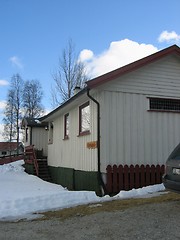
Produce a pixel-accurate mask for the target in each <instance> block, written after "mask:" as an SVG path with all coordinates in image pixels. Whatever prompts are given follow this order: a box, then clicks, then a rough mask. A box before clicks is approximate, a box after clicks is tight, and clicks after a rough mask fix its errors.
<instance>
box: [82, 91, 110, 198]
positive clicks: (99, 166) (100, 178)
mask: <svg viewBox="0 0 180 240" xmlns="http://www.w3.org/2000/svg"><path fill="white" fill-rule="evenodd" d="M89 92H90V89H89V88H87V96H88V97H89V98H90V99H91V100H92V101H93V102H95V103H96V105H97V157H98V181H99V184H100V186H101V187H102V188H103V191H104V194H106V193H107V190H106V186H105V184H104V181H103V179H102V174H101V149H100V103H99V102H98V101H97V100H96V99H95V98H93V97H92V96H91V95H90V93H89ZM102 195H103V194H102Z"/></svg>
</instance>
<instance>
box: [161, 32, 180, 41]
mask: <svg viewBox="0 0 180 240" xmlns="http://www.w3.org/2000/svg"><path fill="white" fill-rule="evenodd" d="M158 41H159V42H178V41H180V35H178V34H177V33H176V32H175V31H172V32H168V31H163V32H162V33H161V34H160V35H159V38H158Z"/></svg>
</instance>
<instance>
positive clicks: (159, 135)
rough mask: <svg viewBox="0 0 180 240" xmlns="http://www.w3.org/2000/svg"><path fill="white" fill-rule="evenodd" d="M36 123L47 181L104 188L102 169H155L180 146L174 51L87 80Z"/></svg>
mask: <svg viewBox="0 0 180 240" xmlns="http://www.w3.org/2000/svg"><path fill="white" fill-rule="evenodd" d="M42 120H43V121H45V122H48V123H49V131H48V139H49V142H48V165H49V168H50V171H51V174H52V178H53V180H54V181H55V182H57V183H60V184H62V185H63V186H67V187H68V188H69V189H76V190H82V189H88V190H96V191H97V192H98V190H99V186H102V187H103V188H104V189H105V185H106V183H107V178H106V172H107V166H108V165H111V166H113V165H114V164H116V165H117V166H119V165H122V166H125V165H128V166H130V165H134V166H135V165H137V164H138V165H139V166H141V165H142V164H143V165H147V164H148V165H149V166H154V165H155V166H156V165H157V164H158V165H159V166H160V167H161V166H162V165H163V164H165V161H166V159H167V158H168V155H169V154H170V153H171V151H172V150H173V149H174V148H175V146H176V145H177V144H178V143H179V142H180V48H179V47H178V46H176V45H173V46H171V47H169V48H166V49H164V50H161V51H159V52H157V53H155V54H152V55H150V56H148V57H145V58H143V59H141V60H138V61H136V62H133V63H131V64H128V65H126V66H124V67H121V68H119V69H117V70H114V71H112V72H109V73H107V74H105V75H102V76H100V77H97V78H95V79H93V80H90V81H88V82H87V87H86V88H85V89H83V90H81V91H80V92H78V93H77V94H76V95H74V96H73V97H72V98H71V99H69V100H68V101H67V102H65V103H64V104H62V105H61V106H59V107H58V108H57V109H55V110H53V111H52V112H50V113H49V114H47V115H46V116H45V117H43V118H42ZM157 174H158V173H157ZM146 175H148V173H146ZM129 176H130V178H131V175H129ZM146 177H147V176H146ZM140 178H142V177H140ZM151 178H152V179H153V177H151ZM138 179H139V175H138ZM152 179H151V180H152Z"/></svg>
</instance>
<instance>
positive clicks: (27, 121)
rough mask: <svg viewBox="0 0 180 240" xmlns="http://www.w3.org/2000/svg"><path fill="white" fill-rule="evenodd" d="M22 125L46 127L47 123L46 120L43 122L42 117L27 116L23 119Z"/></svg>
mask: <svg viewBox="0 0 180 240" xmlns="http://www.w3.org/2000/svg"><path fill="white" fill-rule="evenodd" d="M22 125H27V126H30V127H44V126H46V125H47V124H46V123H45V122H43V123H42V122H41V118H32V117H25V118H24V119H23V120H22Z"/></svg>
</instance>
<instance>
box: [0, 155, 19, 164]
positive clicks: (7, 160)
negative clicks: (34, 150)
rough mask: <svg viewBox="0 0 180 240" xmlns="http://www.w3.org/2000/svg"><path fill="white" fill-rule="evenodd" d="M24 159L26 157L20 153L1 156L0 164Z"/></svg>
mask: <svg viewBox="0 0 180 240" xmlns="http://www.w3.org/2000/svg"><path fill="white" fill-rule="evenodd" d="M23 159H24V154H19V155H17V156H16V155H15V156H6V157H3V158H0V165H3V164H7V163H11V162H15V161H18V160H23Z"/></svg>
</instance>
